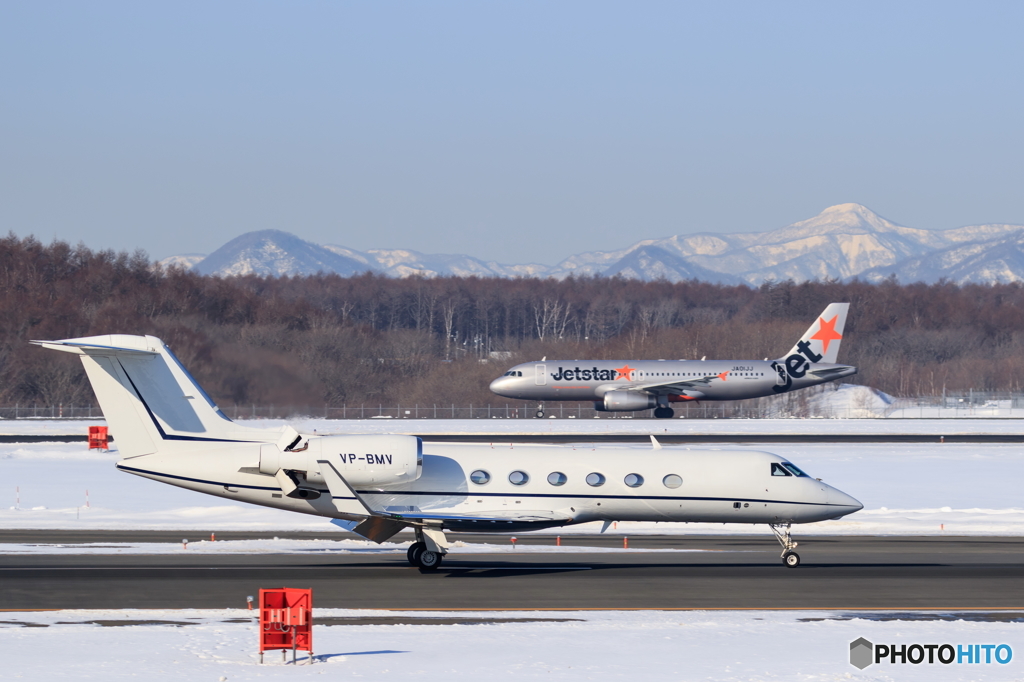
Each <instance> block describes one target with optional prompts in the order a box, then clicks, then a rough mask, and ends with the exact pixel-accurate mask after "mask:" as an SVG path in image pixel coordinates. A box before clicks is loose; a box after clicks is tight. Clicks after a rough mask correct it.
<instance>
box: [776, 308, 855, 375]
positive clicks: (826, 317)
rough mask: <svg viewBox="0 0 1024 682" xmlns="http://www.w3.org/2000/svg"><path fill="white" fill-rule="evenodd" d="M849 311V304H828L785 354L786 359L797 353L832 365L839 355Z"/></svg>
mask: <svg viewBox="0 0 1024 682" xmlns="http://www.w3.org/2000/svg"><path fill="white" fill-rule="evenodd" d="M849 309H850V304H849V303H829V304H828V307H827V308H825V311H824V312H823V313H822V314H821V315H819V316H818V319H817V320H815V321H814V324H812V325H811V326H810V327H809V328H808V329H807V331H805V332H804V335H803V336H801V337H800V340H799V341H797V342H796V345H795V346H793V347H792V348H791V349H790V351H789V352H788V353H786V357H788V356H790V355H794V354H798V353H799V354H801V355H804V356H805V357H807V358H808V359H811V358H814V357H816V356H817V357H818V359H816V360H813V361H814V362H828V363H834V362H835V361H836V357H837V356H838V355H839V343H840V341H842V339H843V329H844V328H845V327H846V313H847V312H848V311H849ZM805 351H806V352H805Z"/></svg>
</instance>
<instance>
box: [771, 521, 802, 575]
mask: <svg viewBox="0 0 1024 682" xmlns="http://www.w3.org/2000/svg"><path fill="white" fill-rule="evenodd" d="M790 526H791V524H789V523H769V524H768V527H769V528H771V529H772V532H773V533H775V539H776V540H778V541H779V544H780V545H782V564H783V565H784V566H786V567H787V568H796V567H797V566H799V565H800V555H799V554H797V553H796V552H794V551H793V550H794V549H796V547H797V543H796V542H794V541H793V537H792V536H791V535H790V533H789V529H790Z"/></svg>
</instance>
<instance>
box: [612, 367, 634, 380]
mask: <svg viewBox="0 0 1024 682" xmlns="http://www.w3.org/2000/svg"><path fill="white" fill-rule="evenodd" d="M615 371H616V372H618V373H619V375H618V376H617V377H615V380H616V381H618V380H619V379H626V380H628V381H632V380H633V377H632V376H630V375H631V374H632V373H633V372H635V371H636V369H635V368H633V367H630V366H629V363H628V362H627V363H626V366H625V367H619V368H617V369H616V370H615Z"/></svg>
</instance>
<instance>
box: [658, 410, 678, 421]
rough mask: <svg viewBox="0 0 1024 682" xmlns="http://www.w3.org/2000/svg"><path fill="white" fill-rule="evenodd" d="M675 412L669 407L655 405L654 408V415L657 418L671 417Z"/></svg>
mask: <svg viewBox="0 0 1024 682" xmlns="http://www.w3.org/2000/svg"><path fill="white" fill-rule="evenodd" d="M675 414H676V411H675V410H673V409H672V408H671V407H656V408H654V416H655V417H657V418H658V419H671V418H672V417H674V416H675Z"/></svg>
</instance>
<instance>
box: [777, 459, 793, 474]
mask: <svg viewBox="0 0 1024 682" xmlns="http://www.w3.org/2000/svg"><path fill="white" fill-rule="evenodd" d="M792 475H793V474H791V473H789V472H788V471H786V468H785V467H784V466H782V465H781V464H779V463H778V462H772V476H792Z"/></svg>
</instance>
